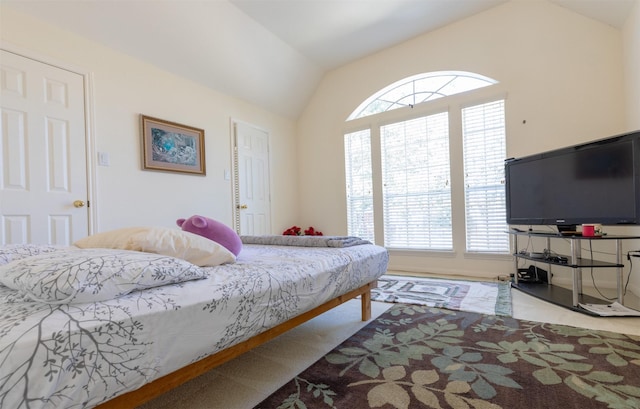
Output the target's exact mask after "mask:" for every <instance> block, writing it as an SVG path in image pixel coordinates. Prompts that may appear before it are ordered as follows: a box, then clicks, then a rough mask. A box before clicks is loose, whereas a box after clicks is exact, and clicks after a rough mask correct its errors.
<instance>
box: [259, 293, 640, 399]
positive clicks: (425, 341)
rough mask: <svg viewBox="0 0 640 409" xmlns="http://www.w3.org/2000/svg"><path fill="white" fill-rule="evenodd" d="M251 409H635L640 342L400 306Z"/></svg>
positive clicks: (562, 327) (638, 392)
mask: <svg viewBox="0 0 640 409" xmlns="http://www.w3.org/2000/svg"><path fill="white" fill-rule="evenodd" d="M256 408H264V409H267V408H268V409H273V408H281V409H285V408H309V409H312V408H339V409H354V408H358V409H361V408H402V409H405V408H406V409H409V408H456V409H458V408H460V409H461V408H476V409H489V408H491V409H494V408H505V409H513V408H545V409H547V408H566V409H569V408H571V409H573V408H580V409H592V408H640V337H638V336H631V335H623V334H617V333H612V332H606V331H595V330H589V329H583V328H575V327H570V326H565V325H557V324H544V323H539V322H531V321H523V320H516V319H513V318H508V317H498V316H495V315H483V314H477V313H471V312H463V311H452V310H446V309H438V308H430V307H423V306H419V305H408V304H397V305H394V306H393V307H392V308H390V309H389V310H388V311H387V312H385V313H383V314H382V315H381V316H380V317H378V318H377V319H376V320H374V321H372V322H371V323H370V324H368V325H367V326H366V327H364V328H363V329H362V330H360V331H359V332H357V333H356V334H355V335H353V336H352V337H351V338H349V339H348V340H346V341H345V342H344V343H342V344H341V345H339V346H338V347H336V348H335V349H334V350H333V351H331V352H330V353H328V354H327V355H325V356H324V357H323V358H321V359H320V360H319V361H317V362H316V363H315V364H313V365H312V366H310V367H309V368H308V369H306V370H305V371H303V372H302V373H301V374H299V375H298V376H296V377H295V378H294V379H292V380H291V381H290V382H289V383H287V384H286V385H284V386H283V387H282V388H281V389H279V390H278V391H276V392H275V393H274V394H273V395H271V396H270V397H268V398H267V399H266V400H264V401H263V402H262V403H260V404H259V405H257V406H256Z"/></svg>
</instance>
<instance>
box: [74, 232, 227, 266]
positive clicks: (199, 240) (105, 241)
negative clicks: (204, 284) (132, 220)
mask: <svg viewBox="0 0 640 409" xmlns="http://www.w3.org/2000/svg"><path fill="white" fill-rule="evenodd" d="M73 244H74V245H75V246H77V247H80V248H83V249H86V248H107V249H122V250H134V251H144V252H147V253H156V254H162V255H165V256H171V257H177V258H181V259H183V260H186V261H188V262H190V263H193V264H195V265H197V266H203V267H204V266H217V265H220V264H224V263H233V262H234V261H235V260H236V256H235V255H234V254H233V253H232V252H230V251H229V250H227V249H226V248H225V247H224V246H222V245H220V244H218V243H216V242H215V241H213V240H209V239H208V238H206V237H202V236H198V235H197V234H193V233H189V232H186V231H182V230H179V229H170V228H165V227H127V228H123V229H117V230H110V231H107V232H104V233H98V234H94V235H92V236H89V237H85V238H84V239H80V240H78V241H76V242H75V243H73Z"/></svg>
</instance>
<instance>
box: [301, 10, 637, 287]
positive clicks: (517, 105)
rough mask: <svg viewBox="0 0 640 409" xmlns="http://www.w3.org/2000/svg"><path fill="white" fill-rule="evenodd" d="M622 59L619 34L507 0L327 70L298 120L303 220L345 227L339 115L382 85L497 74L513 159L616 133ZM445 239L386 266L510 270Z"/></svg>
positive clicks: (338, 230) (621, 112)
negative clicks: (449, 246)
mask: <svg viewBox="0 0 640 409" xmlns="http://www.w3.org/2000/svg"><path fill="white" fill-rule="evenodd" d="M635 32H636V33H637V28H636V29H635ZM622 55H623V47H622V33H621V31H620V30H616V29H614V28H612V27H610V26H607V25H604V24H601V23H598V22H596V21H594V20H591V19H588V18H586V17H582V16H580V15H578V14H575V13H572V12H570V11H568V10H566V9H564V8H561V7H558V6H555V5H553V4H552V3H548V2H534V1H512V2H509V3H506V4H504V5H501V6H498V7H496V8H493V9H491V10H489V11H486V12H483V13H481V14H478V15H475V16H473V17H471V18H468V19H466V20H463V21H461V22H459V23H456V24H452V25H449V26H447V27H444V28H442V29H440V30H437V31H435V32H432V33H429V34H426V35H423V36H420V37H417V38H415V39H413V40H411V41H408V42H406V43H404V44H401V45H398V46H396V47H392V48H389V49H387V50H384V51H383V52H380V53H378V54H375V55H372V56H369V57H367V58H363V59H361V60H359V61H356V62H354V63H352V64H350V65H347V66H344V67H342V68H339V69H336V70H334V71H333V72H330V73H329V74H328V75H326V76H325V78H324V80H323V81H322V83H321V84H320V86H319V87H318V90H317V92H316V94H315V96H314V98H313V100H312V101H311V103H310V104H309V105H308V107H307V109H306V110H305V112H304V113H303V115H302V117H301V118H300V120H299V123H298V134H299V135H298V138H299V151H298V156H299V158H300V162H301V163H302V164H304V166H301V167H300V175H301V181H302V183H301V186H300V192H299V195H300V203H301V207H300V212H301V216H302V220H303V223H304V224H305V225H308V224H313V225H314V226H317V227H318V228H320V229H323V230H325V231H330V232H332V233H335V234H344V233H346V205H345V185H344V164H343V157H342V156H343V149H344V148H343V145H342V144H343V133H344V131H345V129H346V126H347V125H345V122H344V121H345V119H346V118H347V116H348V115H349V114H350V113H351V112H352V111H353V110H354V109H355V108H356V107H357V106H358V105H359V104H360V103H361V102H362V101H363V100H365V99H366V98H367V97H369V96H370V95H371V94H373V93H374V92H376V91H378V90H379V89H381V88H383V87H385V86H386V85H388V84H391V83H393V82H395V81H397V80H399V79H402V78H405V77H408V76H410V75H414V74H418V73H422V72H431V71H440V70H461V71H471V72H475V73H478V74H482V75H486V76H488V77H491V78H494V79H497V80H499V81H500V83H501V84H500V87H498V88H499V89H500V92H503V91H504V92H506V93H507V99H506V101H507V102H506V103H507V105H506V115H507V124H506V125H507V145H508V146H507V150H508V156H512V157H517V156H522V155H526V154H531V153H535V152H539V151H544V150H549V149H553V148H558V147H562V146H565V145H571V144H575V143H579V142H584V141H589V140H593V139H597V138H603V137H606V136H609V135H614V134H617V133H620V132H624V131H626V130H627V128H628V125H627V124H626V123H625V97H624V96H625V88H626V87H625V85H624V83H623V79H622V72H623V63H622V61H623V58H622ZM636 72H637V71H636ZM483 92H484V91H483ZM438 103H440V102H434V105H435V104H438ZM525 121H526V123H525ZM453 136H454V137H455V135H453ZM458 137H459V135H458ZM328 181H330V182H329V183H328ZM458 206H459V205H458ZM453 210H454V215H455V214H458V215H460V214H462V215H463V214H464V212H463V211H461V210H460V209H459V208H455V207H454V209H453ZM459 222H460V220H457V221H454V223H458V224H459V225H460V224H462V225H463V223H459ZM456 229H457V228H456V227H455V226H454V232H455V231H458V232H460V231H461V230H460V229H457V230H456ZM639 233H640V231H639ZM454 234H457V233H454ZM462 234H463V233H462ZM454 245H455V246H456V248H455V253H454V254H452V255H450V256H447V257H438V256H432V255H427V254H426V253H422V254H417V255H416V254H411V255H408V254H407V253H402V252H394V251H392V252H391V262H390V266H391V268H392V269H397V270H405V271H416V272H434V273H448V274H471V275H481V276H496V275H498V274H508V273H510V272H511V271H512V270H513V265H512V262H511V261H510V260H509V258H508V257H506V258H504V259H499V258H498V259H495V258H494V259H492V258H482V257H480V258H479V257H477V256H470V255H465V254H464V238H461V237H457V238H456V237H454ZM635 247H636V248H640V244H638V243H636V245H635ZM562 274H563V273H558V275H562ZM560 278H562V277H560ZM567 278H568V272H567Z"/></svg>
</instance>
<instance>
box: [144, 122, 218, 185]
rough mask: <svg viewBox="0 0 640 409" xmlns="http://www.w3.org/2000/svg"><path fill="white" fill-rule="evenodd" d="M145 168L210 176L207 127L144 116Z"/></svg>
mask: <svg viewBox="0 0 640 409" xmlns="http://www.w3.org/2000/svg"><path fill="white" fill-rule="evenodd" d="M140 119H141V121H142V168H143V169H147V170H160V171H167V172H179V173H192V174H196V175H206V168H205V160H204V130H203V129H198V128H193V127H191V126H186V125H181V124H177V123H175V122H169V121H164V120H162V119H158V118H152V117H149V116H146V115H140Z"/></svg>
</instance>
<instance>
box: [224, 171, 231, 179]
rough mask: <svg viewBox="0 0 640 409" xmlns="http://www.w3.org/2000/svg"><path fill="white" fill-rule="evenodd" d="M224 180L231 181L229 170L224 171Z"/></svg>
mask: <svg viewBox="0 0 640 409" xmlns="http://www.w3.org/2000/svg"><path fill="white" fill-rule="evenodd" d="M224 180H231V172H230V171H229V169H225V170H224Z"/></svg>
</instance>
